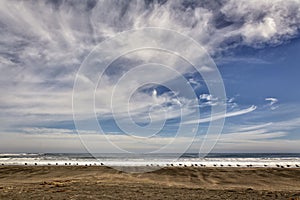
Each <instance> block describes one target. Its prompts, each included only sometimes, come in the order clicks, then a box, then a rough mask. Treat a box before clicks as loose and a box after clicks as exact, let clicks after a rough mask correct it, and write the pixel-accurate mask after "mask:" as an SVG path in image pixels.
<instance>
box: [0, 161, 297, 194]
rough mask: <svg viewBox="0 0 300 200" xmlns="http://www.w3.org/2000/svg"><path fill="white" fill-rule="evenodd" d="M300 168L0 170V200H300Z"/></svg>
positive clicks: (14, 167)
mask: <svg viewBox="0 0 300 200" xmlns="http://www.w3.org/2000/svg"><path fill="white" fill-rule="evenodd" d="M299 186H300V169H297V168H254V167H253V168H236V167H234V168H233V167H231V168H230V167H226V168H225V167H223V168H222V167H167V168H161V169H158V170H156V171H152V172H147V173H125V172H122V171H118V170H115V169H113V168H110V167H106V166H0V199H30V198H31V199H42V198H44V199H51V198H55V199H82V198H86V199H236V198H238V199H297V200H298V199H300V187H299Z"/></svg>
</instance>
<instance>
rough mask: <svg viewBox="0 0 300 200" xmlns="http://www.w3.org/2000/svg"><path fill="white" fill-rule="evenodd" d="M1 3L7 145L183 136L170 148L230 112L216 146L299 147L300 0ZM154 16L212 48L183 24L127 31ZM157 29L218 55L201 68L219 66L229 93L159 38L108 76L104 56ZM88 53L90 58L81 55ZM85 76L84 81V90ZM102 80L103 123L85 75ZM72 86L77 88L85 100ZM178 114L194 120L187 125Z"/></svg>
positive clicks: (55, 147) (65, 148) (63, 147)
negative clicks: (214, 89) (212, 87)
mask: <svg viewBox="0 0 300 200" xmlns="http://www.w3.org/2000/svg"><path fill="white" fill-rule="evenodd" d="M108 10H109V11H110V12H108ZM0 11H1V12H0V66H1V75H0V82H1V85H0V92H1V94H2V95H1V97H0V111H1V112H0V137H1V140H0V152H85V151H86V149H85V147H84V145H83V143H85V145H87V146H89V145H91V146H93V145H98V146H99V145H100V146H101V148H100V150H103V152H110V151H114V150H116V149H115V146H113V145H112V143H114V144H115V145H117V146H118V145H121V148H123V149H125V150H128V151H133V152H148V151H152V150H156V149H160V148H162V147H164V146H165V145H166V144H168V143H170V141H171V139H174V138H176V140H174V141H173V142H174V146H172V147H170V148H171V149H170V151H171V150H173V151H178V149H179V151H183V149H182V148H181V147H182V146H186V147H189V148H187V149H188V151H191V152H198V151H199V149H200V147H201V145H202V142H203V137H204V135H205V134H206V133H207V131H208V127H209V125H210V124H211V123H212V122H214V121H215V122H218V121H220V122H221V121H222V119H224V120H225V124H224V126H223V131H222V134H221V135H220V137H219V139H218V141H217V144H216V145H215V146H214V149H213V151H214V152H299V151H300V145H299V144H300V134H299V132H300V125H299V124H300V108H299V106H300V101H299V100H300V92H299V89H298V86H299V85H300V79H299V75H300V68H299V61H300V57H299V52H300V38H299V30H300V14H299V13H300V1H298V0H287V1H283V0H276V1H268V0H260V1H256V0H253V1H234V0H229V1H224V2H219V1H145V2H144V1H131V2H129V1H39V2H38V3H36V2H31V1H8V0H7V1H1V2H0ZM145 27H156V28H162V29H164V30H165V29H168V30H173V31H175V32H176V33H180V34H182V35H184V36H185V37H186V38H190V39H193V40H194V41H195V42H197V43H198V44H199V45H200V46H201V47H203V48H204V49H205V51H199V52H200V53H196V51H193V48H192V47H190V46H188V45H187V43H183V42H182V41H180V40H178V38H177V40H176V39H175V40H174V38H175V37H173V36H174V35H172V34H170V35H167V36H168V37H165V38H164V39H162V38H163V37H162V35H163V34H162V35H155V34H154V35H153V34H150V33H149V34H148V32H147V33H146V32H145V34H140V35H137V36H136V37H135V39H134V40H129V39H128V38H127V37H126V34H125V36H124V34H123V36H122V33H125V32H126V31H129V30H131V29H138V30H139V29H142V28H145ZM142 33H143V32H142ZM120 34H121V36H119V35H120ZM118 37H121V38H122V37H123V38H122V40H120V41H117V42H120V43H115V46H109V45H108V44H109V43H107V45H108V46H106V48H105V49H104V50H101V49H100V50H99V52H97V49H96V53H95V54H93V53H91V54H90V52H91V51H92V50H93V49H94V48H95V47H97V45H99V44H101V42H103V41H107V39H111V38H118ZM129 38H130V37H129ZM149 38H151V39H153V41H154V43H155V41H159V42H158V43H160V44H161V45H162V46H167V47H168V48H172V49H175V50H174V52H179V54H181V53H182V55H186V56H187V57H188V58H191V59H192V60H193V61H197V64H199V66H200V63H201V62H202V60H205V58H207V57H211V58H212V59H213V61H214V63H215V64H216V65H214V64H213V63H212V62H208V64H207V65H205V66H204V65H203V66H202V68H201V70H203V73H204V74H205V73H208V74H209V73H213V72H210V71H214V70H216V71H215V72H217V71H218V72H219V73H220V75H221V77H222V80H223V83H224V87H225V92H226V99H223V97H222V96H218V95H215V94H211V93H210V91H209V90H208V88H207V84H206V83H205V77H203V74H201V73H198V72H195V70H193V69H192V68H191V64H190V63H188V62H186V61H185V60H183V59H181V58H180V57H179V56H178V54H175V53H174V54H172V53H169V52H165V51H158V50H153V49H152V50H151V49H144V50H140V51H133V52H131V53H128V54H125V55H122V56H121V57H120V58H118V59H116V60H115V61H114V62H113V63H111V65H109V66H108V67H106V69H105V72H104V74H103V76H102V77H101V78H100V79H99V76H98V75H99V74H98V73H99V71H101V70H103V69H104V68H103V66H100V68H101V67H102V68H101V69H100V68H97V67H96V66H94V65H93V63H94V62H95V63H96V59H97V58H103V60H104V61H105V59H106V58H108V57H109V56H110V55H111V54H113V55H114V54H116V55H117V53H118V52H119V49H118V48H121V47H120V46H122V45H125V46H126V47H128V48H129V47H130V48H133V47H137V46H142V45H144V46H145V47H147V45H150V46H151V45H152V43H151V42H149ZM172 39H173V40H172ZM112 40H113V39H112ZM153 41H152V42H153ZM187 41H190V40H189V39H187ZM115 42H116V41H115ZM121 44H122V45H121ZM120 52H121V50H120ZM180 52H181V53H180ZM89 55H90V57H87V56H89ZM91 55H92V56H91ZM93 56H94V57H93ZM105 56H106V57H105ZM104 58H105V59H104ZM84 59H86V60H87V64H86V65H90V66H89V67H88V69H83V67H82V66H83V64H82V62H83V61H84ZM89 59H90V60H89ZM93 59H94V60H93ZM201 59H202V60H201ZM104 61H102V62H103V63H104ZM97 62H98V61H97ZM205 62H206V61H203V63H205ZM147 63H160V64H161V65H154V64H152V65H151V64H150V65H147ZM138 65H142V67H135V66H138ZM165 65H168V66H169V68H166V67H165ZM215 67H216V68H215ZM175 71H176V73H179V74H180V75H178V74H176V73H175ZM181 75H182V76H181ZM76 78H77V79H78V80H79V82H80V83H81V84H82V85H80V86H78V88H79V89H78V88H77V89H78V90H75V92H77V93H76V94H75V96H74V94H73V89H74V81H75V80H76ZM182 78H185V79H184V82H185V83H188V85H189V86H186V85H185V84H182V83H183V82H182V81H183V79H182ZM97 81H99V82H98V83H97ZM147 81H148V84H144V83H146V82H147ZM211 81H212V83H213V81H217V80H211ZM157 83H159V84H157ZM216 84H217V83H216ZM75 85H76V84H75ZM93 86H97V87H96V90H95V110H94V111H95V113H96V116H97V121H98V122H99V125H100V126H101V128H102V131H100V132H99V129H98V128H97V127H94V126H92V125H90V124H91V120H92V119H91V115H90V114H91V113H89V114H87V111H89V109H91V108H90V107H89V105H91V101H90V98H92V97H93V95H90V93H88V91H89V89H86V87H90V88H91V87H93ZM115 86H117V87H115ZM168 87H169V88H168ZM189 87H191V88H192V92H191V91H190V90H189ZM130 91H131V92H132V93H130ZM113 92H115V93H113ZM194 95H195V96H194ZM72 97H73V98H74V97H75V98H77V100H75V102H77V103H78V104H76V105H75V110H74V106H73V107H72V102H73V103H74V99H72ZM195 97H196V99H195ZM111 101H112V102H111ZM92 103H93V102H92ZM111 103H112V104H113V105H114V107H113V109H112V108H111ZM222 106H225V107H226V110H227V111H226V112H227V114H225V115H222V113H219V114H218V113H216V114H215V115H213V116H211V111H212V109H213V108H221V107H222ZM112 110H113V111H114V112H112ZM74 112H75V116H76V117H78V118H77V120H75V122H74V119H73V114H74ZM128 112H129V115H128ZM198 112H199V113H200V115H199V114H198ZM93 114H94V113H93ZM195 117H196V118H195ZM129 119H132V120H133V121H134V122H135V123H136V125H137V126H135V125H134V126H133V125H132V124H131V121H128V120H129ZM151 120H152V121H151ZM116 121H117V123H116ZM152 122H153V123H152ZM76 123H77V124H76ZM118 123H119V124H118ZM76 125H77V126H76ZM152 125H153V126H152ZM163 125H164V126H163ZM179 125H183V127H184V129H183V131H182V134H179V135H177V134H178V132H179V131H178V130H179ZM197 126H199V128H198V129H196V127H197ZM158 127H161V129H159V131H158V134H157V135H155V137H154V139H153V140H151V142H149V143H147V142H146V141H142V142H141V141H140V140H138V139H136V138H134V137H131V136H128V135H130V134H133V135H135V136H139V137H144V136H149V135H152V134H154V133H156V131H157V130H156V128H158ZM76 128H77V130H76ZM78 128H79V129H80V130H78ZM134 128H136V129H134ZM128 130H129V131H128ZM130 130H131V133H130ZM134 130H136V131H137V132H136V133H134ZM78 133H79V134H80V135H82V138H81V139H82V140H83V141H80V137H79V135H78ZM104 133H105V135H106V136H107V137H109V138H110V142H109V141H107V137H105V136H104V135H103V134H104ZM180 133H181V132H180ZM175 136H176V137H175ZM194 136H196V137H194ZM211 137H212V138H208V141H209V140H210V139H211V140H213V141H215V140H216V138H217V137H218V133H215V135H214V133H212V134H211ZM98 140H99V141H98ZM95 141H98V142H99V143H95ZM82 142H83V143H82ZM111 142H112V143H111ZM208 143H209V142H208ZM172 144H173V143H172ZM213 144H214V142H212V144H211V146H213ZM91 148H93V147H91ZM172 148H173V149H172ZM88 149H89V147H88Z"/></svg>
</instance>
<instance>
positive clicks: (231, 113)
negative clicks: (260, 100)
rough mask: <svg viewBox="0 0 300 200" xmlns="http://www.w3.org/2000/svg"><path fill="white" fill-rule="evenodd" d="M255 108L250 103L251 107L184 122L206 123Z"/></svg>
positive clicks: (248, 111) (241, 113)
mask: <svg viewBox="0 0 300 200" xmlns="http://www.w3.org/2000/svg"><path fill="white" fill-rule="evenodd" d="M255 109H256V106H254V105H252V106H251V107H249V108H246V109H243V110H237V111H232V112H227V113H226V114H225V115H223V114H219V115H218V114H216V115H212V116H211V117H207V118H202V119H199V120H192V121H186V122H184V124H195V123H197V124H199V123H207V122H211V121H215V120H219V119H222V118H228V117H235V116H239V115H243V114H246V113H250V112H252V111H254V110H255Z"/></svg>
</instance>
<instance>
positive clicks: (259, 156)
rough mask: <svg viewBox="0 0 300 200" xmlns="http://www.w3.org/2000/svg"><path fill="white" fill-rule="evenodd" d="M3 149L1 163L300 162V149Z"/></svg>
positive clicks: (241, 164)
mask: <svg viewBox="0 0 300 200" xmlns="http://www.w3.org/2000/svg"><path fill="white" fill-rule="evenodd" d="M96 157H97V158H95V157H93V156H92V155H90V154H88V153H79V154H76V153H36V154H35V153H0V165H38V166H44V165H81V166H84V165H88V166H89V165H106V166H161V167H163V166H182V167H184V166H195V167H197V166H198V167H290V168H295V167H299V166H300V153H210V154H208V155H206V156H205V157H203V158H201V157H199V154H193V153H186V154H183V155H181V156H179V155H177V154H151V155H149V154H147V155H132V154H99V155H96Z"/></svg>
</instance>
